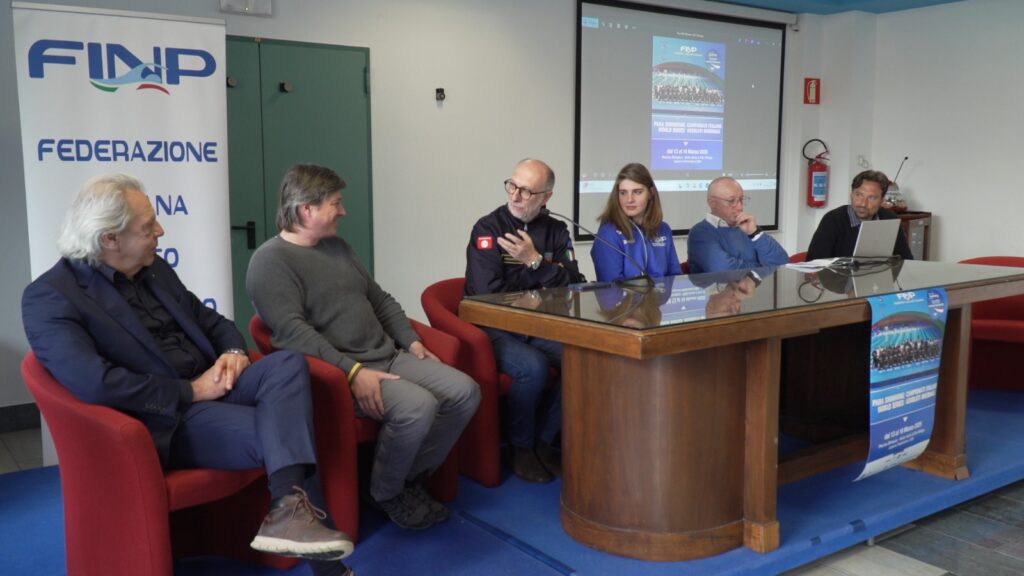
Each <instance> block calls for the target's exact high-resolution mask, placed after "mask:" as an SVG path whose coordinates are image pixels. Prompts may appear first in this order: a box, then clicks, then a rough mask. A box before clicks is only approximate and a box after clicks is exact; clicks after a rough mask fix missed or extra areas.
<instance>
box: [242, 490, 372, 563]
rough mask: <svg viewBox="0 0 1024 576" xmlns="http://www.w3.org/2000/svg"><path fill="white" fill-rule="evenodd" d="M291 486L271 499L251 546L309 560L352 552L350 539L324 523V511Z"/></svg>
mask: <svg viewBox="0 0 1024 576" xmlns="http://www.w3.org/2000/svg"><path fill="white" fill-rule="evenodd" d="M294 489H295V493H293V494H289V495H288V496H284V497H281V498H278V499H277V500H275V501H274V502H272V503H271V505H270V512H269V513H267V516H266V518H264V519H263V525H262V526H260V530H259V532H257V533H256V538H254V539H253V541H252V543H251V544H250V546H251V547H252V548H254V549H256V550H259V551H261V552H270V553H272V554H279V555H281V556H297V557H300V558H307V559H311V560H341V559H342V558H344V557H346V556H348V555H349V554H351V553H352V549H353V548H354V545H353V544H352V539H351V538H349V537H348V536H347V535H345V533H344V532H339V531H337V530H331V529H330V528H328V527H326V526H324V525H323V524H322V523H321V522H320V521H321V520H323V519H324V518H326V517H327V514H326V513H324V512H323V511H322V510H320V509H318V508H317V507H315V506H313V505H312V504H310V502H309V497H308V496H307V495H306V492H305V491H303V490H302V489H301V488H299V487H298V486H295V487H294Z"/></svg>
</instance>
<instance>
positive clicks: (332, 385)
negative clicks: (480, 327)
mask: <svg viewBox="0 0 1024 576" xmlns="http://www.w3.org/2000/svg"><path fill="white" fill-rule="evenodd" d="M410 322H411V323H412V327H413V330H415V331H416V333H417V334H418V335H419V337H420V340H421V341H422V342H423V345H424V346H426V347H427V349H429V350H430V351H431V352H433V353H434V354H436V355H437V357H438V358H439V359H441V361H442V362H444V363H445V364H448V365H451V366H454V365H455V359H456V358H457V357H458V351H459V342H458V340H456V339H455V338H453V337H451V336H448V335H447V334H443V333H441V332H439V331H437V330H433V329H431V328H430V327H429V326H426V325H425V324H422V323H420V322H417V321H415V320H411V321H410ZM249 333H250V334H252V339H253V341H254V342H255V343H256V346H257V347H258V348H259V349H260V351H262V352H264V353H270V352H273V351H274V347H273V345H272V344H271V343H270V337H271V335H272V334H273V332H271V330H270V328H269V327H268V326H267V325H266V323H264V322H263V319H262V318H260V317H259V315H258V314H255V315H253V317H252V319H251V320H250V321H249ZM306 361H307V362H308V363H309V384H310V386H311V391H312V396H313V414H314V418H313V421H314V424H315V425H314V429H315V434H316V447H317V455H318V458H319V464H320V483H321V486H322V487H323V492H324V499H325V500H326V501H327V510H328V512H330V514H331V518H332V519H333V520H334V523H335V525H337V526H338V528H339V529H340V530H342V531H343V532H345V533H346V534H348V535H349V536H351V537H352V538H353V539H357V538H358V537H359V474H358V466H359V458H358V456H359V455H358V447H359V443H363V442H375V441H376V440H377V433H378V431H379V429H380V424H379V423H378V422H377V421H376V420H373V419H372V418H359V417H356V415H355V407H354V405H353V400H352V392H351V390H349V387H348V378H347V377H346V375H345V372H343V371H342V370H341V369H340V368H338V367H337V366H334V365H332V364H328V363H327V362H324V361H323V360H320V359H319V358H314V357H313V356H306ZM458 474H459V468H458V459H457V458H456V452H455V450H453V451H452V454H451V455H449V456H448V459H447V460H445V462H444V464H442V465H441V467H440V468H439V469H437V470H436V471H435V472H434V474H433V476H431V478H430V482H429V485H428V487H429V489H430V493H431V494H432V495H433V496H434V497H435V498H437V499H438V500H441V501H450V500H454V499H455V496H456V495H457V494H458V480H459V478H458Z"/></svg>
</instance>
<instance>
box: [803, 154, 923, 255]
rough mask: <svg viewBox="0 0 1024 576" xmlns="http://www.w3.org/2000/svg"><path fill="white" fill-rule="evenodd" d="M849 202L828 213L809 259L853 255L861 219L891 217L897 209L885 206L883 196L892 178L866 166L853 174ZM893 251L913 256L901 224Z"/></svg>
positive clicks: (888, 218)
mask: <svg viewBox="0 0 1024 576" xmlns="http://www.w3.org/2000/svg"><path fill="white" fill-rule="evenodd" d="M852 188H853V191H852V192H851V193H850V203H849V204H847V205H846V206H840V207H839V208H836V209H835V210H831V211H829V212H828V213H826V214H825V216H824V217H823V218H822V219H821V222H820V223H819V224H818V229H817V230H815V231H814V236H813V237H812V238H811V245H810V246H809V247H808V248H807V260H816V259H818V258H840V257H846V256H853V248H854V246H856V244H857V234H858V233H859V232H860V223H861V222H864V221H867V220H892V219H894V218H898V216H896V213H895V212H892V211H891V210H886V209H885V208H882V200H883V199H884V198H885V193H886V192H888V190H889V178H888V177H886V175H885V174H883V173H882V172H879V171H877V170H865V171H863V172H861V173H860V174H857V175H856V176H855V177H854V178H853V186H852ZM893 254H894V255H896V254H898V255H900V256H902V257H903V259H904V260H913V259H914V255H913V254H911V252H910V246H909V245H908V244H907V238H906V236H905V235H904V234H903V230H902V228H901V229H900V230H899V232H897V234H896V244H895V246H894V247H893Z"/></svg>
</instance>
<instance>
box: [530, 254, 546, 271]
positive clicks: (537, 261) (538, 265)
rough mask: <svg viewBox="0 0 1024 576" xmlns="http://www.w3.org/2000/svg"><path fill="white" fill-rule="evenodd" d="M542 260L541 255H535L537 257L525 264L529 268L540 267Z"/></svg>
mask: <svg viewBox="0 0 1024 576" xmlns="http://www.w3.org/2000/svg"><path fill="white" fill-rule="evenodd" d="M543 260H544V257H543V256H537V259H536V260H534V261H533V262H530V263H529V264H527V265H526V267H527V268H529V269H530V270H536V269H538V268H540V263H541V262H542V261H543Z"/></svg>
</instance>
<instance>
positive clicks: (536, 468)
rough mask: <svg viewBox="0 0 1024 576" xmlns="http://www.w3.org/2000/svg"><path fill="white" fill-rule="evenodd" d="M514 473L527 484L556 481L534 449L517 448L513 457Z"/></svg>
mask: <svg viewBox="0 0 1024 576" xmlns="http://www.w3.org/2000/svg"><path fill="white" fill-rule="evenodd" d="M512 471H513V472H515V475H516V476H518V477H519V479H520V480H524V481H526V482H537V483H541V484H543V483H545V482H551V481H552V480H554V479H555V477H554V476H552V475H551V473H550V472H548V470H547V468H545V467H544V465H543V464H541V462H540V459H538V458H537V454H536V453H535V452H534V451H533V448H520V447H518V446H516V447H515V455H514V456H513V457H512Z"/></svg>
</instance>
